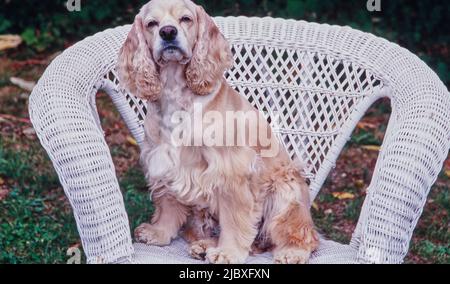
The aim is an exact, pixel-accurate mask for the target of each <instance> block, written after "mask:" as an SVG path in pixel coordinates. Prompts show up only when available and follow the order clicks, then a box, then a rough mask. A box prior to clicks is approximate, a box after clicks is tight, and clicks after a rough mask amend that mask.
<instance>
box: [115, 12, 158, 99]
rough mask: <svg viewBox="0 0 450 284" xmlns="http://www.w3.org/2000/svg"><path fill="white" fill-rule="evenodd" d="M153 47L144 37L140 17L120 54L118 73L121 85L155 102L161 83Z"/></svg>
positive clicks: (140, 96) (137, 18)
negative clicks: (152, 51)
mask: <svg viewBox="0 0 450 284" xmlns="http://www.w3.org/2000/svg"><path fill="white" fill-rule="evenodd" d="M157 68H158V67H157V65H156V64H155V62H154V60H153V56H152V53H151V47H150V46H149V45H148V44H147V41H146V39H145V37H144V26H143V22H142V18H141V17H140V16H139V15H138V16H136V18H135V20H134V24H133V26H132V28H131V31H130V33H129V34H128V37H127V39H126V41H125V44H124V45H123V46H122V48H121V50H120V52H119V59H118V62H117V72H118V76H119V81H120V84H121V85H122V87H123V88H125V89H126V90H127V91H129V92H131V93H132V94H133V95H135V96H137V97H139V98H141V99H145V100H150V101H154V100H157V99H158V98H159V95H160V93H161V82H160V78H159V72H158V70H157Z"/></svg>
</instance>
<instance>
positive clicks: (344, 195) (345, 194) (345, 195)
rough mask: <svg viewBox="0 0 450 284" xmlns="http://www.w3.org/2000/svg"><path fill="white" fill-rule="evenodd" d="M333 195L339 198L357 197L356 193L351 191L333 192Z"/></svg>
mask: <svg viewBox="0 0 450 284" xmlns="http://www.w3.org/2000/svg"><path fill="white" fill-rule="evenodd" d="M332 195H333V197H334V198H337V199H339V200H344V199H353V198H355V195H354V194H353V193H350V192H333V193H332Z"/></svg>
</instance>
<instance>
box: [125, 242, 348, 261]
mask: <svg viewBox="0 0 450 284" xmlns="http://www.w3.org/2000/svg"><path fill="white" fill-rule="evenodd" d="M134 249H135V255H134V259H133V260H134V262H135V263H140V264H204V263H205V262H204V261H199V260H195V259H193V258H191V257H190V256H189V254H188V244H187V243H186V242H185V241H184V240H183V239H181V238H178V239H176V240H174V241H173V242H172V244H171V245H170V246H166V247H157V246H150V245H145V244H138V243H135V244H134ZM356 255H357V250H356V249H354V248H352V247H350V246H348V245H343V244H339V243H336V242H333V241H329V240H324V239H321V240H320V246H319V248H318V249H317V250H316V251H315V252H314V253H313V255H312V257H311V259H310V261H309V263H310V264H320V263H336V264H338V263H339V264H344V263H345V264H346V263H357V261H356ZM271 263H273V259H272V254H271V253H264V254H259V255H256V256H250V257H249V258H248V260H247V264H271Z"/></svg>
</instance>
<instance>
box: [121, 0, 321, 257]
mask: <svg viewBox="0 0 450 284" xmlns="http://www.w3.org/2000/svg"><path fill="white" fill-rule="evenodd" d="M232 63H233V56H232V53H231V49H230V45H229V43H228V42H227V41H226V39H225V38H224V36H223V35H222V34H221V32H220V31H219V29H218V27H217V26H216V25H215V23H214V22H213V20H212V18H211V17H210V16H208V15H207V14H206V12H205V10H204V9H203V8H202V7H200V6H197V5H195V4H194V3H193V2H191V1H190V0H152V1H150V2H149V3H147V4H146V5H145V6H144V7H143V8H142V9H141V11H140V13H139V14H138V15H137V16H136V18H135V21H134V24H133V26H132V28H131V31H130V33H129V34H128V38H127V39H126V42H125V44H124V45H123V47H122V49H121V51H120V54H119V60H118V65H117V70H118V75H119V79H120V82H121V85H122V87H123V88H124V89H126V90H128V91H129V92H131V93H133V94H134V95H136V96H137V97H139V98H142V99H145V100H146V101H147V103H148V115H147V117H146V119H145V138H146V139H145V142H144V144H143V146H142V153H141V164H142V165H143V168H144V170H145V175H146V179H147V181H148V184H149V188H150V190H151V197H152V200H153V202H154V206H155V212H154V214H153V216H152V218H151V223H149V224H147V223H145V224H142V225H140V226H139V227H138V228H137V229H136V230H135V238H136V240H137V241H138V242H143V243H146V244H151V245H158V246H165V245H168V244H170V242H171V240H172V239H174V238H176V237H177V236H178V234H179V233H181V235H182V236H183V237H184V238H185V239H186V240H187V241H188V242H189V243H190V254H191V255H192V257H194V258H198V259H205V258H206V260H208V261H209V262H210V263H243V262H245V261H246V258H247V257H248V256H249V253H250V252H253V253H255V252H260V251H263V250H268V249H270V250H272V251H273V254H274V260H275V262H276V263H305V262H307V261H308V259H309V257H310V255H311V252H312V251H313V250H315V249H316V248H317V246H318V242H319V241H318V234H317V233H316V230H315V228H314V224H313V221H312V219H311V215H310V211H309V208H310V200H309V192H308V186H307V184H306V183H305V180H304V179H303V177H302V176H301V174H300V172H299V166H298V164H297V163H295V162H292V161H291V160H290V158H289V156H288V154H287V152H286V151H285V150H284V149H283V147H279V142H278V140H277V138H276V136H275V135H273V134H272V132H271V130H270V126H269V124H268V123H267V121H266V120H265V119H264V117H263V115H262V114H260V113H259V112H258V111H257V110H256V109H254V108H253V107H252V106H251V104H250V103H249V102H248V101H247V100H246V99H245V98H244V97H243V96H240V95H239V94H238V93H237V92H236V91H235V90H233V89H232V88H231V87H230V86H229V85H228V83H227V81H226V80H225V79H224V77H223V74H224V72H225V70H226V69H227V68H230V67H231V66H232Z"/></svg>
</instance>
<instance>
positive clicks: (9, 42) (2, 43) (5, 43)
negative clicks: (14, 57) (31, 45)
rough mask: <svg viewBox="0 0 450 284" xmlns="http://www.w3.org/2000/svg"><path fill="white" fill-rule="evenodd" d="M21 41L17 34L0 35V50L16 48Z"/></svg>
mask: <svg viewBox="0 0 450 284" xmlns="http://www.w3.org/2000/svg"><path fill="white" fill-rule="evenodd" d="M21 43H22V38H21V37H20V36H18V35H0V51H2V50H7V49H11V48H16V47H18V46H19V45H20V44H21Z"/></svg>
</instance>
